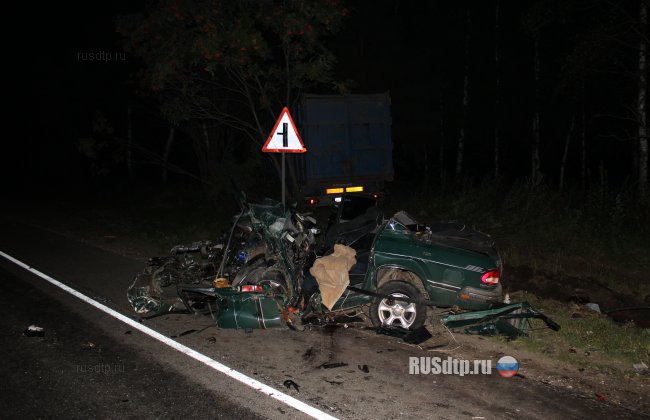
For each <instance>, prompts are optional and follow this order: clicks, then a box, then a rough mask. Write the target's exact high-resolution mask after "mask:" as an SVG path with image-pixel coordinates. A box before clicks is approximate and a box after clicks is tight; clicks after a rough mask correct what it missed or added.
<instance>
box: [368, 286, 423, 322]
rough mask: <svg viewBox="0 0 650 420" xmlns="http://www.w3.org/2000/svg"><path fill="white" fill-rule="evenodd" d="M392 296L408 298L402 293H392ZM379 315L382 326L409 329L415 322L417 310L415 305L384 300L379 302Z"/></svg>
mask: <svg viewBox="0 0 650 420" xmlns="http://www.w3.org/2000/svg"><path fill="white" fill-rule="evenodd" d="M391 296H393V297H396V298H408V296H406V295H404V294H402V293H391ZM377 315H378V316H379V321H381V323H382V325H387V326H389V327H402V328H409V327H410V326H411V325H413V323H414V322H415V317H416V315H417V310H416V308H415V303H408V302H400V301H397V300H392V299H388V298H384V299H382V300H381V302H379V308H378V309H377Z"/></svg>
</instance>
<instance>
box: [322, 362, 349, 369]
mask: <svg viewBox="0 0 650 420" xmlns="http://www.w3.org/2000/svg"><path fill="white" fill-rule="evenodd" d="M347 365H348V364H347V363H344V362H335V363H323V364H322V365H320V368H321V369H335V368H340V367H344V366H347Z"/></svg>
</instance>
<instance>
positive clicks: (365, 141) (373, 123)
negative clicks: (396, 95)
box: [294, 92, 393, 206]
mask: <svg viewBox="0 0 650 420" xmlns="http://www.w3.org/2000/svg"><path fill="white" fill-rule="evenodd" d="M294 115H295V116H296V124H297V125H298V130H299V132H300V135H301V137H302V139H303V142H304V143H305V146H306V148H307V153H304V154H302V155H301V156H298V162H297V165H298V174H299V179H300V184H301V188H302V195H303V198H304V199H305V202H306V203H307V204H310V205H318V206H323V205H332V204H335V203H336V202H338V201H340V200H341V197H342V195H343V194H344V193H348V192H365V193H368V194H370V195H372V196H375V197H379V196H380V195H382V194H383V192H384V183H385V181H391V180H392V179H393V158H392V154H393V144H392V140H391V114H390V95H389V93H388V92H385V93H381V94H370V95H312V94H305V95H303V96H302V98H301V100H300V102H299V106H298V107H297V109H296V110H295V111H294Z"/></svg>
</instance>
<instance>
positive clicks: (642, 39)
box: [636, 0, 648, 197]
mask: <svg viewBox="0 0 650 420" xmlns="http://www.w3.org/2000/svg"><path fill="white" fill-rule="evenodd" d="M647 31H648V6H647V5H646V3H645V1H643V0H640V1H639V68H638V70H639V73H638V87H637V108H636V119H637V134H638V138H639V195H640V196H642V197H643V196H646V195H647V194H648V120H647V110H646V101H647V98H646V96H647V93H648V78H647V76H648V75H647V72H648V68H647V62H648V32H647Z"/></svg>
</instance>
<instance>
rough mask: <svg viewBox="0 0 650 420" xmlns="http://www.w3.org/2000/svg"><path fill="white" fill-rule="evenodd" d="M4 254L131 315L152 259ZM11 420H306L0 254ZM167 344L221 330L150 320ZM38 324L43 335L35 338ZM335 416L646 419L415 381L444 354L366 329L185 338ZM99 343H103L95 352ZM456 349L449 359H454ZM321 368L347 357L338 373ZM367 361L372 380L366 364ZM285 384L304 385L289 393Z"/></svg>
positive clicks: (79, 248) (477, 379) (547, 394)
mask: <svg viewBox="0 0 650 420" xmlns="http://www.w3.org/2000/svg"><path fill="white" fill-rule="evenodd" d="M0 223H1V230H0V250H2V251H4V252H6V253H7V254H10V255H12V256H14V257H15V258H18V259H19V260H21V261H23V262H25V263H27V264H29V265H31V266H34V267H35V268H37V269H38V270H40V271H42V272H44V273H47V274H48V275H50V276H52V277H54V278H55V279H57V280H60V281H62V282H64V283H66V284H67V285H69V286H71V287H73V288H75V289H76V290H78V291H80V292H82V293H84V294H86V295H87V296H89V297H92V298H95V299H97V300H99V301H101V302H103V303H105V304H106V305H107V306H109V307H111V308H112V309H115V310H117V311H119V312H121V313H123V314H126V315H129V316H133V313H132V311H131V308H130V306H129V304H128V302H127V300H126V296H125V294H126V289H127V287H128V286H129V284H130V283H131V281H132V279H133V276H134V275H135V274H137V273H138V272H139V271H140V270H141V269H142V268H143V266H144V261H138V260H133V259H129V258H125V257H123V256H121V255H117V254H114V253H111V252H108V251H105V250H102V249H100V248H97V247H94V246H92V245H90V244H87V243H83V242H79V241H77V240H74V239H71V238H67V237H64V236H61V235H59V234H56V233H53V232H50V231H47V230H44V229H42V228H39V227H34V226H30V225H24V224H21V223H16V222H10V221H7V220H3V219H0ZM0 303H1V304H2V308H3V316H2V317H0V337H1V338H0V340H2V343H1V344H2V345H1V346H0V356H1V357H2V359H1V360H2V362H3V363H0V377H1V378H2V381H1V383H0V410H1V411H0V417H2V418H16V417H26V418H81V417H83V418H88V417H91V416H96V417H100V418H118V417H119V418H125V417H126V418H131V417H133V418H136V417H137V418H161V417H173V418H176V417H187V418H198V417H201V418H205V417H214V416H216V417H227V418H236V417H240V418H255V417H256V416H259V417H264V418H283V419H284V418H287V417H290V418H300V417H305V415H304V414H303V413H300V412H298V411H296V410H295V409H293V408H291V407H288V406H286V405H284V404H283V403H281V402H279V401H276V400H273V399H272V398H270V397H267V396H265V395H262V394H260V393H259V392H257V391H255V390H254V389H252V388H250V387H248V386H245V385H243V384H241V383H239V382H237V381H235V380H233V379H231V378H228V377H226V376H225V375H223V374H220V373H219V372H216V371H214V370H212V369H209V368H206V367H205V365H202V364H200V363H199V362H196V361H195V360H193V359H190V358H189V357H187V356H186V355H184V354H182V353H179V352H178V351H176V350H173V349H171V348H169V347H167V346H165V345H164V344H162V343H160V342H158V341H156V340H153V339H152V338H150V337H148V336H146V335H144V334H142V333H140V332H138V331H132V330H131V329H130V328H129V327H128V326H126V325H125V324H123V323H121V322H120V321H118V320H116V319H114V318H111V317H110V316H108V315H106V314H104V313H102V312H100V311H98V310H97V309H95V308H93V307H92V306H90V305H88V304H87V303H84V302H82V301H80V300H79V299H77V298H75V297H73V296H71V295H69V294H66V293H65V292H63V291H61V290H59V289H57V288H56V287H54V286H52V285H50V284H48V283H46V282H45V281H44V280H42V279H40V278H38V277H36V276H34V275H32V274H30V273H28V272H27V271H25V270H24V269H21V268H19V267H18V266H16V265H14V264H12V263H10V262H8V261H6V260H4V259H2V258H0ZM146 323H147V325H148V326H150V327H152V328H154V329H155V330H157V331H159V332H161V333H163V334H165V335H167V336H173V335H178V334H179V333H180V332H183V331H187V330H190V329H196V330H200V329H202V328H203V327H205V326H207V325H210V324H211V319H210V318H208V317H195V316H190V315H171V316H167V317H161V318H156V319H152V320H149V321H146ZM30 324H36V325H38V326H41V327H43V328H45V335H44V337H26V336H24V335H23V334H22V332H23V330H24V329H25V328H26V327H27V326H28V325H30ZM176 340H177V341H179V342H182V343H183V344H185V345H187V346H189V347H191V348H193V349H195V350H197V351H200V352H202V353H204V354H206V355H208V356H209V357H211V358H213V359H214V360H218V361H220V362H222V363H224V364H226V365H227V366H230V367H232V368H234V369H237V370H238V371H240V372H243V373H244V374H246V375H249V376H250V377H253V378H255V379H258V380H260V381H262V382H264V383H266V384H268V385H270V386H272V387H274V388H276V389H278V390H282V391H283V392H286V393H287V394H290V395H292V396H294V397H296V398H298V399H300V400H302V401H304V402H306V403H307V404H310V405H312V406H314V407H316V408H319V409H321V410H323V411H324V412H327V413H328V414H331V415H333V416H336V417H344V418H378V417H386V418H394V417H407V418H408V417H410V418H449V419H455V418H466V419H471V418H486V419H491V418H527V419H529V418H638V417H640V416H641V414H640V413H635V412H632V411H629V410H627V409H625V408H624V407H620V406H615V405H611V404H606V403H598V402H596V401H594V400H593V399H586V398H584V397H583V396H580V395H577V394H572V393H568V392H566V391H562V390H558V389H556V388H553V387H551V386H548V385H545V384H542V383H539V382H534V381H526V380H523V379H516V378H515V379H510V380H508V379H504V378H500V377H499V376H498V375H496V374H492V375H480V376H471V377H458V376H454V375H448V376H443V375H440V376H435V377H432V376H425V375H419V376H417V375H416V376H414V375H409V374H408V357H409V356H422V355H427V356H432V355H434V354H432V353H427V352H422V351H418V350H415V349H412V348H410V347H405V346H403V345H402V346H400V345H399V344H396V343H395V340H394V339H391V338H388V337H382V336H375V335H373V334H371V333H369V332H367V331H362V330H359V329H355V328H348V329H345V328H333V329H315V330H312V331H305V332H302V333H297V332H292V331H288V330H265V331H262V330H258V331H255V332H254V333H253V334H246V333H244V332H242V331H234V330H220V329H217V328H215V327H210V328H208V329H206V330H203V331H201V332H197V333H194V334H188V335H186V336H183V337H180V338H176ZM89 343H92V345H89ZM446 356H447V354H445V355H444V357H446ZM324 362H345V363H346V365H345V366H344V367H342V368H339V369H331V370H325V369H322V368H320V366H321V365H322V364H323V363H324ZM362 364H367V365H368V366H369V367H370V373H364V372H362V371H360V370H358V369H357V366H358V365H362ZM286 379H292V380H295V381H296V382H297V383H299V384H300V385H301V388H300V391H296V390H293V389H292V390H286V389H284V388H283V387H282V383H283V381H284V380H286Z"/></svg>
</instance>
